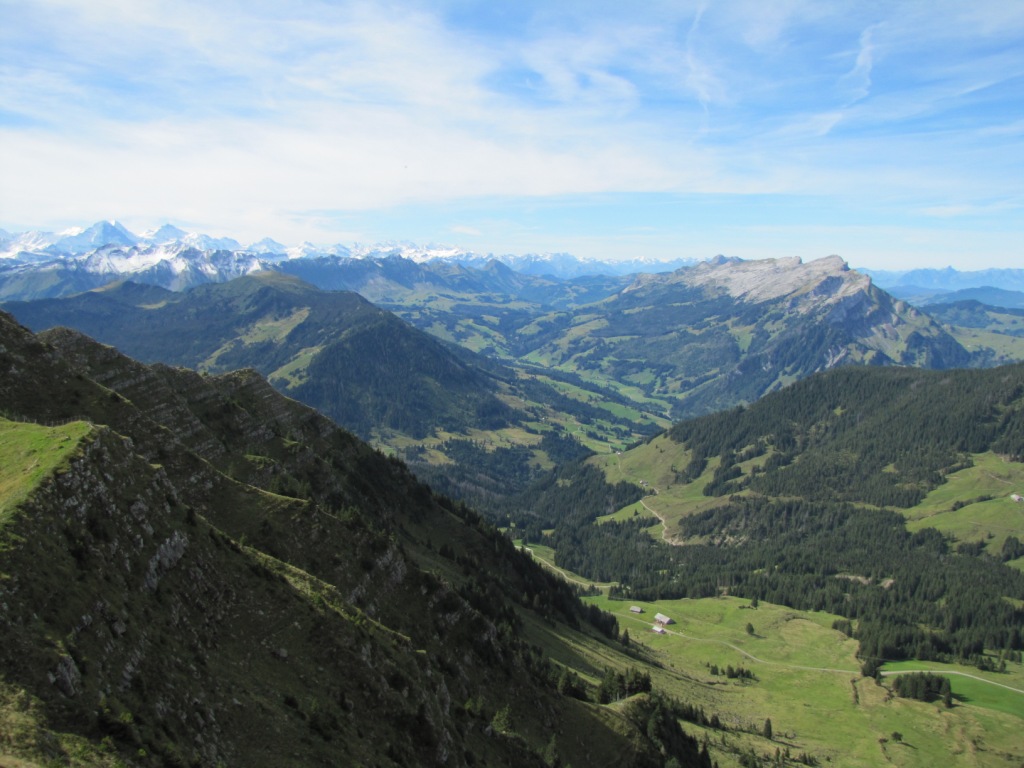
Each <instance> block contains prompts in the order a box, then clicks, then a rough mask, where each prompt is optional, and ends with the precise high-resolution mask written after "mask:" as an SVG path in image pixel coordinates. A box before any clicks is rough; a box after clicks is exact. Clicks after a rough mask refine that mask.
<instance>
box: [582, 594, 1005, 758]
mask: <svg viewBox="0 0 1024 768" xmlns="http://www.w3.org/2000/svg"><path fill="white" fill-rule="evenodd" d="M587 601H588V602H594V603H596V604H597V605H599V606H600V607H602V608H604V609H606V610H610V611H611V612H613V613H614V614H615V615H616V616H617V618H618V619H619V624H620V627H621V628H623V629H628V630H629V634H630V639H631V642H632V643H639V644H641V645H642V647H643V648H644V649H645V650H646V651H647V652H649V653H650V654H651V655H652V657H653V659H654V660H656V661H657V662H660V663H661V665H662V667H663V669H661V670H655V671H652V678H653V679H654V684H655V686H656V687H658V688H661V689H662V690H665V691H666V692H669V693H671V694H672V695H674V696H678V697H679V698H681V699H683V700H685V701H689V702H692V703H696V704H699V705H700V706H703V707H704V708H705V711H707V712H708V713H711V712H715V713H717V714H718V715H719V717H720V718H721V719H722V722H724V723H725V724H726V725H727V726H728V727H729V728H730V729H731V730H729V731H727V732H726V733H725V740H726V745H725V747H724V748H723V747H722V746H721V744H720V740H721V736H722V734H721V732H713V731H707V732H706V733H707V735H708V738H709V740H710V742H711V744H712V745H713V746H714V747H715V754H714V757H715V759H716V760H718V761H719V763H720V764H721V765H722V766H726V765H737V764H738V759H739V757H738V750H744V749H748V748H749V749H753V750H754V751H755V753H757V754H758V755H761V756H764V755H774V750H775V747H776V746H782V745H789V747H790V750H791V752H792V753H793V754H796V753H798V752H808V753H810V754H812V755H813V756H815V757H816V758H817V760H818V761H819V763H820V764H823V765H828V764H832V765H841V766H875V765H899V766H915V765H931V764H934V765H942V766H947V765H949V766H990V765H991V766H1016V765H1019V764H1020V761H1021V760H1022V759H1024V741H1022V740H1021V739H1020V738H1019V734H1020V729H1021V727H1022V726H1024V721H1022V714H1021V713H1020V711H1019V710H1018V709H1017V706H1018V705H1017V704H1015V703H1014V701H1015V700H1014V699H1013V698H1012V697H1013V696H1016V697H1018V699H1019V700H1020V701H1021V702H1024V694H1015V693H1013V692H1011V691H1007V690H1005V689H1001V688H998V687H997V686H991V685H989V684H988V683H984V682H980V681H973V680H971V679H970V678H967V679H966V680H967V681H968V682H967V683H966V684H965V682H964V681H963V680H955V681H954V683H953V690H954V694H955V695H956V696H958V697H960V698H959V700H958V702H957V705H956V706H954V707H953V708H952V709H950V710H946V709H945V708H944V707H942V706H941V703H939V704H937V705H936V704H925V703H922V702H915V701H910V700H906V699H899V698H895V697H893V696H892V695H891V693H890V690H889V689H888V688H887V687H886V686H884V685H878V684H877V683H876V682H875V681H874V680H873V679H871V678H863V677H861V675H860V672H859V669H860V663H859V661H858V660H857V659H856V657H855V653H856V649H857V643H856V642H855V641H854V640H851V639H850V638H847V637H846V636H845V635H844V634H842V633H840V632H837V631H836V630H833V629H831V626H832V622H833V621H834V620H835V619H836V618H838V617H835V616H832V615H830V614H826V613H817V612H811V611H796V610H793V609H790V608H785V607H783V606H776V605H770V604H766V603H764V602H761V603H760V605H759V606H758V608H756V609H752V608H750V601H749V600H744V599H738V598H729V597H722V598H708V599H703V600H663V601H657V602H622V601H611V600H608V599H607V598H606V597H603V596H602V597H594V598H587ZM631 605H637V606H640V607H642V608H643V609H644V613H643V614H639V615H637V614H633V613H631V612H630V610H629V608H630V606H631ZM658 612H660V613H664V614H666V615H668V616H669V617H671V618H672V619H673V620H674V621H675V623H674V624H671V625H669V626H668V627H667V629H666V633H665V634H664V635H658V634H655V633H654V632H653V631H652V630H651V627H652V621H653V616H654V614H655V613H658ZM748 623H749V624H750V625H751V626H752V628H753V634H751V633H748V631H747V624H748ZM711 665H715V666H717V667H718V668H719V669H720V670H721V669H724V668H726V667H728V666H733V667H734V668H737V667H743V668H745V669H747V670H750V671H751V672H753V674H754V675H755V676H756V680H755V681H743V680H740V679H732V680H730V679H729V678H728V677H727V676H725V675H723V674H719V675H712V674H711ZM908 666H909V664H908ZM921 666H922V667H923V666H924V665H921ZM938 666H942V665H938ZM1011 667H1013V670H1012V674H1010V675H989V677H997V678H1005V679H1006V680H1016V679H1017V676H1018V675H1019V674H1021V672H1020V668H1021V665H1019V664H1015V665H1011ZM966 669H967V668H965V671H966ZM980 676H981V674H979V677H980ZM976 686H977V687H976ZM766 718H770V719H771V721H772V725H773V731H774V734H775V739H774V741H771V742H769V741H768V740H766V739H764V738H763V737H762V736H760V729H761V727H762V725H763V723H764V720H765V719H766ZM684 728H685V729H686V730H687V731H688V732H691V733H697V734H698V737H700V735H701V733H702V731H703V729H698V728H696V727H695V726H692V725H690V724H684ZM897 731H898V732H899V733H900V734H902V741H901V742H900V743H897V742H895V741H894V740H893V739H892V733H893V732H897ZM883 739H884V741H882V740H883Z"/></svg>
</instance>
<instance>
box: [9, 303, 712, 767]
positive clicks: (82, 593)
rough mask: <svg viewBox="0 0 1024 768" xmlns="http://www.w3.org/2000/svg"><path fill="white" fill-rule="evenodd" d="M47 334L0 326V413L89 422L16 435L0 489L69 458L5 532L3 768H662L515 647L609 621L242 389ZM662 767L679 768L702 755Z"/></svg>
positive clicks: (450, 507)
mask: <svg viewBox="0 0 1024 768" xmlns="http://www.w3.org/2000/svg"><path fill="white" fill-rule="evenodd" d="M49 338H50V342H51V343H43V342H41V341H40V340H39V339H37V338H35V337H33V336H31V335H30V334H29V333H28V332H27V331H25V330H24V329H22V328H19V327H18V326H16V325H15V324H14V323H13V322H11V321H10V319H9V318H8V317H7V316H3V315H0V371H3V374H2V376H0V398H2V400H3V402H4V403H5V404H6V405H7V407H8V409H9V410H10V412H11V413H17V414H19V416H20V417H21V418H27V417H31V418H34V419H35V420H37V421H46V422H52V421H61V420H63V419H67V418H71V417H73V416H76V415H77V416H79V417H86V418H88V420H89V421H90V422H91V423H92V424H95V425H96V426H93V427H88V428H87V427H79V426H69V427H67V428H65V429H64V430H63V431H62V430H57V431H53V432H46V433H41V432H39V430H41V429H43V428H40V427H31V426H30V427H18V428H16V430H17V431H20V432H22V433H23V434H22V435H21V437H19V439H18V440H17V441H13V442H15V443H19V444H20V445H21V446H22V449H19V450H20V453H17V452H15V453H16V455H17V456H20V458H19V459H18V460H17V461H15V465H14V466H12V467H11V468H5V472H6V473H7V475H15V476H17V475H18V474H19V473H25V472H27V471H30V470H31V469H32V467H33V466H34V465H33V462H34V461H35V459H34V457H33V455H32V454H31V453H30V452H28V451H27V450H24V449H23V448H24V445H25V444H26V442H27V441H26V440H25V439H22V438H24V437H25V436H26V435H29V434H30V433H33V432H35V437H33V439H34V440H35V439H37V438H38V437H39V435H42V436H43V438H44V439H43V441H42V442H41V443H40V444H39V445H38V447H36V448H35V450H36V451H39V450H55V449H56V447H57V446H59V445H62V444H64V443H65V442H66V443H67V444H68V446H67V448H64V449H62V452H63V454H64V458H62V459H61V460H60V461H59V462H57V463H56V464H54V465H53V467H54V468H53V469H52V470H51V471H49V472H48V473H44V474H43V475H41V476H39V477H37V478H35V479H34V480H33V481H32V485H31V488H24V489H23V490H24V491H25V492H27V495H25V494H23V495H22V501H21V502H20V503H16V504H14V503H12V505H11V508H10V512H9V513H8V521H7V524H6V525H5V526H4V528H3V529H2V532H0V536H2V537H3V540H2V546H0V606H2V613H0V623H2V631H3V636H4V639H5V641H4V643H3V644H2V647H0V673H2V681H0V700H2V701H3V702H4V703H5V705H4V708H3V710H2V711H0V722H4V723H9V724H11V728H12V730H11V731H5V732H4V733H3V734H2V736H0V755H4V757H3V760H4V761H5V762H12V763H13V762H15V761H16V760H23V761H27V762H28V763H30V764H34V763H42V762H52V761H58V762H63V763H70V764H74V763H75V762H76V761H78V763H79V764H90V765H103V764H124V765H211V766H212V765H217V764H231V765H256V766H258V765H283V764H288V765H314V764H353V765H354V764H364V765H380V766H388V765H403V766H404V765H435V764H436V765H440V764H445V765H454V766H461V765H468V764H478V763H481V762H486V763H487V764H501V765H512V764H515V765H541V764H543V759H542V753H544V752H545V751H547V750H548V749H549V747H550V748H551V749H555V748H556V747H557V750H558V751H559V753H560V754H561V755H563V757H564V759H566V760H568V761H571V762H573V763H578V764H600V762H601V759H602V757H601V754H599V753H598V750H600V752H601V753H602V754H615V755H617V758H616V764H635V765H655V764H660V762H661V761H662V760H663V759H664V753H662V752H661V750H660V748H659V743H660V742H659V743H656V742H655V741H652V740H651V739H650V738H649V737H648V735H647V734H646V732H645V731H643V730H641V729H638V726H637V724H636V723H635V722H634V721H632V720H630V719H629V718H628V717H623V716H621V715H619V714H617V713H616V712H615V711H614V710H611V709H608V708H606V707H600V706H598V705H597V704H593V703H587V702H584V701H581V700H579V699H578V698H575V697H573V696H567V695H563V694H560V693H559V692H558V690H557V685H556V683H557V677H558V667H556V666H554V665H553V663H552V662H551V661H550V660H548V659H546V658H545V657H544V656H543V654H541V653H539V652H538V650H537V649H535V648H534V647H532V646H531V644H530V642H529V640H528V635H527V637H521V636H520V632H521V631H522V629H523V627H524V626H526V625H525V624H524V621H525V617H528V616H530V615H539V616H543V617H545V621H546V622H552V624H551V626H556V627H559V628H560V629H559V631H560V632H563V633H565V634H566V635H567V636H572V635H573V634H574V633H577V632H582V633H583V634H581V635H580V636H581V637H586V638H589V640H588V642H595V641H596V642H598V643H600V642H602V641H601V640H600V638H601V637H602V634H601V632H610V633H611V634H614V624H612V625H610V626H609V625H608V624H607V622H606V621H605V620H604V619H603V618H602V617H601V616H600V614H599V612H595V611H591V610H587V609H585V608H584V607H583V606H581V605H580V603H579V602H578V601H577V600H576V598H575V597H574V595H573V594H572V593H571V591H570V590H569V588H568V587H567V586H566V585H565V584H564V583H562V582H560V581H559V580H557V579H555V578H554V577H552V576H550V575H547V574H545V573H544V572H543V571H542V570H540V569H539V568H537V567H536V566H534V565H533V564H531V563H530V562H529V560H528V559H526V558H524V557H523V556H522V555H521V554H519V553H517V552H516V551H515V549H514V548H513V547H512V545H511V544H510V543H509V542H508V541H507V540H506V539H505V538H504V537H502V536H500V535H499V534H498V533H497V532H495V531H494V530H493V529H491V528H490V527H488V526H486V525H485V524H483V523H482V522H481V521H480V519H479V518H478V517H477V516H476V515H475V514H474V513H472V512H471V511H469V510H468V509H466V508H465V507H462V506H459V505H456V504H453V503H451V502H449V501H447V500H445V499H443V498H440V497H436V496H434V495H433V494H432V492H431V491H430V490H429V489H428V488H426V487H424V486H422V485H419V484H418V483H416V482H415V480H414V479H413V478H412V477H411V475H410V474H409V473H408V471H407V470H406V469H405V468H404V466H403V465H401V464H400V463H399V462H396V461H393V460H389V459H387V458H385V457H383V456H382V455H380V454H379V453H377V452H375V451H372V450H371V449H369V448H368V447H367V446H366V445H364V444H362V443H360V442H359V441H358V440H356V439H355V438H353V437H352V436H351V435H349V434H347V433H344V432H342V431H340V430H338V429H337V428H336V427H335V426H334V425H333V424H331V423H330V422H328V421H327V420H326V419H324V418H322V417H321V416H319V415H318V414H316V413H315V412H313V411H311V410H309V409H307V408H305V407H303V406H300V405H299V404H298V403H295V402H294V401H290V400H287V399H285V398H282V397H281V396H280V395H278V394H277V393H276V392H275V391H274V390H273V389H272V388H271V387H269V386H268V385H267V384H266V382H265V381H264V380H263V379H262V378H260V377H259V376H257V375H256V374H255V373H253V372H251V371H249V372H239V373H234V374H230V375H226V376H223V377H210V376H201V375H199V374H196V373H192V372H189V371H184V370H180V369H169V368H165V367H147V366H143V365H140V364H138V363H135V362H134V361H131V360H129V359H128V358H125V357H123V356H122V355H120V354H118V353H116V352H115V351H114V350H112V349H111V348H109V347H103V346H101V345H99V344H96V343H95V342H92V341H90V340H88V339H86V338H84V337H81V336H79V335H77V334H73V333H71V332H67V331H61V332H56V333H53V334H50V336H49ZM100 382H102V383H100ZM101 425H103V426H101ZM45 429H47V430H48V429H49V428H45ZM68 430H70V432H69V431H68ZM65 437H68V438H69V439H68V440H67V441H65V440H64V438H65ZM13 501H14V499H12V502H13ZM591 620H593V625H591ZM574 627H575V628H576V629H574ZM499 713H502V716H501V717H499V718H497V719H496V720H495V723H496V725H495V726H493V727H492V726H491V721H492V720H494V719H495V717H496V715H498V714H499ZM676 728H677V729H678V726H676ZM583 733H592V734H594V738H593V739H590V740H583V739H579V738H577V735H579V734H583ZM554 737H557V738H554ZM684 748H685V749H688V750H689V752H686V751H680V750H684ZM673 749H674V750H675V752H674V753H675V754H676V755H677V756H678V757H679V758H680V759H681V760H683V761H684V763H685V762H689V763H691V764H697V761H698V757H697V749H696V745H695V743H692V742H686V743H685V744H684V746H679V745H676V746H675V747H673ZM669 754H672V752H670V753H669Z"/></svg>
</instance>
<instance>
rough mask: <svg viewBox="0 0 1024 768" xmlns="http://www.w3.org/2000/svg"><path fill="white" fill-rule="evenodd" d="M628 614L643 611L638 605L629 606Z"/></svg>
mask: <svg viewBox="0 0 1024 768" xmlns="http://www.w3.org/2000/svg"><path fill="white" fill-rule="evenodd" d="M629 612H630V613H643V612H644V609H643V608H641V607H640V606H639V605H631V606H629Z"/></svg>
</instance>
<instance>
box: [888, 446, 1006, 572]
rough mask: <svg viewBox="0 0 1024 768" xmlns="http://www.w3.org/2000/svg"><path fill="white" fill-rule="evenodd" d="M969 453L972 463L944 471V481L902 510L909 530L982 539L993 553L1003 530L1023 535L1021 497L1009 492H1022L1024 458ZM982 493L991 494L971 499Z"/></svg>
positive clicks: (997, 551) (999, 541)
mask: <svg viewBox="0 0 1024 768" xmlns="http://www.w3.org/2000/svg"><path fill="white" fill-rule="evenodd" d="M972 458H973V459H974V466H973V467H969V468H967V469H962V470H960V471H959V472H954V473H952V474H950V475H949V476H947V478H946V482H945V483H944V484H942V485H940V486H939V487H938V488H936V489H935V490H933V491H932V492H931V493H929V494H928V495H927V496H926V497H925V499H924V501H922V502H921V503H920V504H918V505H917V506H915V507H911V508H909V509H907V510H905V511H904V512H903V514H904V515H906V517H907V518H908V522H907V528H909V529H910V530H911V531H917V530H920V529H921V528H937V529H938V530H940V531H942V532H943V533H945V534H947V535H949V536H953V537H955V538H957V539H958V540H960V541H984V542H986V545H987V546H986V549H987V551H988V552H989V553H990V554H993V555H998V554H999V551H1000V549H1001V548H1002V546H1003V542H1004V541H1005V540H1006V537H1007V536H1010V535H1014V536H1016V537H1017V538H1019V539H1024V503H1019V502H1015V501H1013V499H1011V498H1010V494H1013V493H1021V494H1024V464H1019V463H1015V462H1009V461H1005V460H1004V459H1002V458H1001V457H1000V456H997V455H996V454H994V453H979V454H975V455H974V456H973V457H972ZM983 497H991V498H990V499H988V500H984V501H974V500H975V499H980V498H983ZM961 505H962V506H961ZM954 506H958V507H959V508H958V509H954Z"/></svg>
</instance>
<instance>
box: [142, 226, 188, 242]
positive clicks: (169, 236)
mask: <svg viewBox="0 0 1024 768" xmlns="http://www.w3.org/2000/svg"><path fill="white" fill-rule="evenodd" d="M185 237H188V232H186V231H185V230H183V229H179V228H178V227H176V226H174V225H173V224H164V225H163V226H162V227H160V228H159V229H154V230H149V231H148V232H143V233H142V239H143V240H145V241H146V242H147V243H151V244H153V245H164V244H166V243H173V242H175V241H178V240H182V239H184V238H185Z"/></svg>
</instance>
